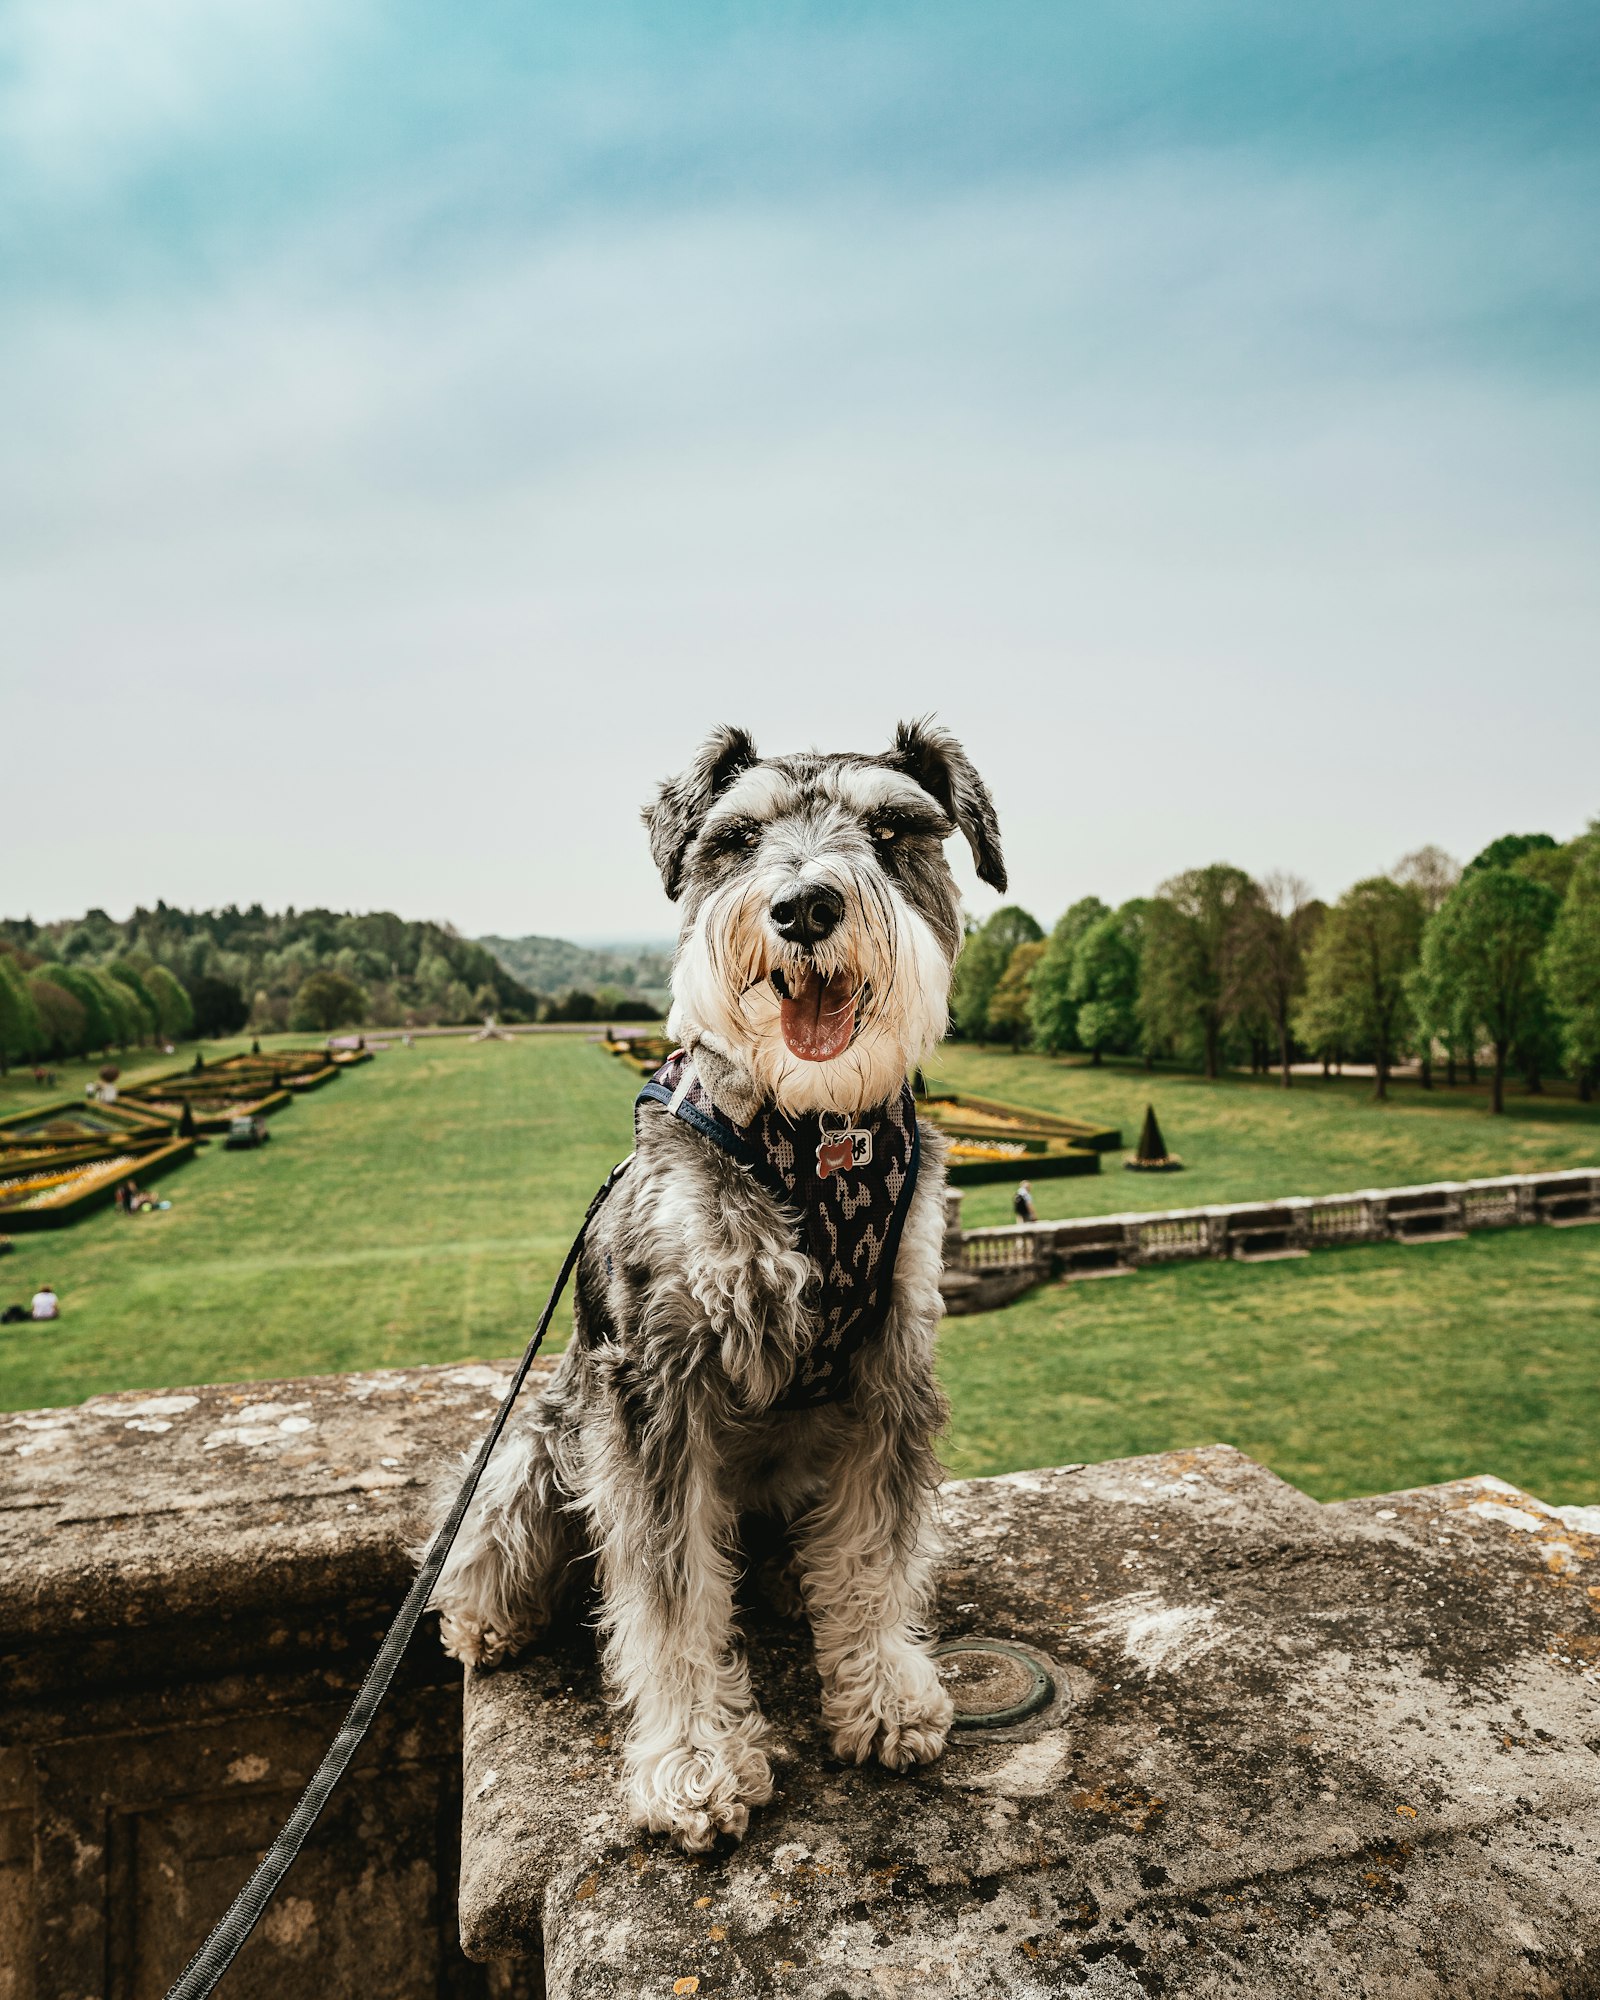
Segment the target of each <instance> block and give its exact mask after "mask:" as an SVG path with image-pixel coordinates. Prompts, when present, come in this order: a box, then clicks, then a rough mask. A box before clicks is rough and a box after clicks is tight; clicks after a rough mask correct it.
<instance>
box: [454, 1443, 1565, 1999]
mask: <svg viewBox="0 0 1600 2000" xmlns="http://www.w3.org/2000/svg"><path fill="white" fill-rule="evenodd" d="M945 1498H946V1511H947V1516H948V1526H949V1531H950V1541H951V1550H952V1553H951V1558H950V1566H949V1567H948V1568H947V1570H946V1572H945V1575H944V1578H943V1587H942V1596H941V1602H940V1608H939V1625H940V1630H941V1633H942V1634H943V1635H944V1636H945V1637H955V1636H960V1635H963V1634H966V1633H981V1634H985V1635H987V1636H991V1637H999V1638H1005V1639H1010V1640H1014V1641H1017V1642H1020V1643H1021V1644H1022V1645H1024V1646H1026V1647H1029V1648H1032V1649H1034V1650H1035V1651H1037V1652H1041V1653H1043V1654H1045V1655H1046V1656H1047V1657H1048V1658H1049V1659H1051V1660H1052V1661H1053V1662H1054V1663H1055V1665H1056V1668H1057V1670H1058V1679H1059V1682H1060V1685H1061V1687H1062V1689H1063V1690H1064V1694H1063V1698H1062V1700H1061V1701H1060V1702H1059V1703H1058V1705H1057V1707H1056V1708H1055V1710H1054V1711H1049V1712H1046V1714H1045V1715H1043V1716H1042V1717H1040V1718H1038V1719H1037V1720H1036V1723H1035V1724H1034V1725H1033V1726H1031V1727H1030V1726H1024V1727H1023V1728H1022V1730H1021V1731H1020V1732H1018V1734H1017V1735H1014V1736H1012V1737H1011V1738H1010V1739H1009V1740H1006V1741H1004V1742H989V1743H986V1742H985V1741H984V1740H983V1739H982V1737H981V1735H978V1734H976V1733H974V1734H972V1735H968V1736H965V1737H958V1738H956V1739H954V1740H953V1741H952V1744H951V1747H950V1749H949V1750H948V1751H947V1753H946V1755H945V1757H944V1759H943V1760H942V1761H941V1763H940V1764H938V1765H936V1766H934V1767H932V1768H931V1769H929V1770H927V1771H925V1772H920V1773H917V1774H915V1775H912V1776H910V1777H906V1778H896V1777H892V1776H890V1775H889V1774H887V1773H885V1772H881V1771H878V1770H868V1771H856V1770H840V1769H838V1768H837V1767H830V1766H829V1765H827V1764H826V1763H825V1761H824V1756H823V1746H822V1742H821V1736H820V1731H819V1728H818V1723H817V1689H816V1683H815V1675H814V1671H813V1669H812V1666H811V1662H810V1657H809V1648H808V1647H807V1645H806V1643H805V1640H804V1635H803V1633H802V1632H801V1631H799V1630H797V1629H796V1628H794V1627H791V1626H783V1625H780V1624H778V1623H777V1622H776V1621H774V1620H773V1619H772V1618H771V1617H770V1616H768V1615H766V1614H764V1613H761V1612H759V1611H753V1612H752V1613H751V1614H750V1616H749V1618H748V1620H747V1624H746V1629H747V1631H748V1633H749V1638H750V1650H751V1655H752V1664H753V1668H754V1673H755V1680H756V1685H757V1688H758V1691H759V1693H760V1695H761V1698H762V1700H763V1703H764V1706H765V1707H766V1711H767V1713H768V1715H769V1716H770V1717H771V1718H772V1720H773V1722H774V1724H775V1726H776V1727H777V1728H778V1730H779V1731H780V1732H781V1733H782V1735H783V1736H784V1737H785V1738H786V1740H787V1744H788V1747H789V1750H790V1760H789V1761H787V1762H786V1763H785V1764H784V1765H783V1766H782V1767H781V1768H780V1774H779V1779H780V1790H779V1795H778V1797H777V1798H776V1799H775V1801H774V1803H773V1804H772V1805H771V1806H770V1807H768V1808H767V1809H766V1810H765V1811H763V1812H762V1813H760V1814H759V1815H757V1816H756V1819H755V1823H754V1825H753V1827H752V1831H751V1834H750V1837H749V1839H748V1840H747V1841H746V1843H745V1845H744V1846H743V1847H742V1848H740V1849H738V1850H737V1851H736V1852H734V1853H732V1854H730V1855H727V1856H721V1857H711V1858H702V1859H698V1860H688V1859H685V1858H684V1857H682V1856H679V1855H677V1854H675V1853H673V1852H671V1851H670V1850H668V1849H666V1848H665V1847H663V1846H660V1845H657V1844H655V1843H652V1842H643V1841H640V1840H639V1839H637V1838H635V1837H633V1836H631V1835H630V1834H629V1833H628V1832H627V1830H626V1829H625V1828H624V1827H623V1826H622V1825H621V1824H620V1822H619V1820H618V1817H617V1813H616V1805H615V1773H614V1763H613V1748H614V1746H613V1742H612V1736H611V1718H610V1716H609V1713H608V1711H607V1710H606V1708H605V1706H604V1704H603V1702H602V1700H601V1696H600V1691H599V1687H598V1684H597V1679H596V1674H595V1669H594V1663H593V1658H592V1654H591V1653H590V1651H589V1649H588V1647H587V1646H586V1645H585V1644H584V1643H583V1642H582V1641H581V1639H579V1638H576V1637H575V1638H573V1639H572V1640H570V1641H569V1642H565V1643H563V1644H562V1645H560V1646H558V1647H557V1648H555V1649H554V1650H553V1651H552V1652H550V1653H548V1654H546V1655H542V1656H538V1657H534V1658H531V1659H530V1660H529V1661H527V1662H526V1663H525V1664H524V1665H522V1666H520V1667H519V1668H517V1669H514V1670H512V1671H508V1672H502V1673H500V1674H497V1675H487V1676H471V1677H469V1680H468V1685H467V1696H466V1712H465V1736H466V1749H465V1770H464V1781H465V1782H464V1798H465V1804H464V1823H463V1852H462V1882H461V1921H462V1936H463V1942H464V1944H465V1945H466V1948H467V1950H468V1952H469V1953H470V1954H472V1955H473V1956H478V1957H491V1956H496V1955H502V1954H504V1955H511V1954H519V1953H520V1954H522V1955H525V1956H536V1955H538V1954H539V1953H540V1952H541V1951H542V1952H543V1954H544V1958H545V1975H546V1978H547V1981H548V1992H549V1995H550V2000H580V1996H581V2000H591V1997H592V2000H600V1996H607V2000H609V1996H612V1995H616V1994H621V1993H627V1994H629V1995H634V1994H638V1995H653V1994H657V1993H660V1994H670V1993H673V1992H675V1991H676V1992H682V1993H688V1992H695V1993H697V1994H698V1995H699V1996H701V2000H709V1997H710V1996H712V1995H721V1994H728V1995H745V1994H768V1993H773V1994H779V1993H781V1994H792V1995H800V1996H806V2000H857V1996H859V2000H867V1996H872V2000H881V1996H883V1995H885V1994H900V1993H905V1994H915V1995H917V1996H919V2000H944V1996H951V2000H953V1996H955V1995H958V1994H959V1995H962V1996H970V1995H974V1994H985V1995H1000V1994H1006V1995H1012V1996H1021V2000H1034V1996H1046V1995H1055V1994H1065V1993H1072V1992H1080V1991H1081V1992H1084V1993H1093V1994H1104V1995H1127V1996H1130V2000H1131V1997H1132V1996H1136V1995H1140V1994H1151V1993H1153V1994H1167V1995H1182V1996H1184V2000H1209V1996H1223V1995H1227V1996H1230V2000H1231V1997H1232V1996H1238V2000H1243V1996H1247V1995H1248V1996H1251V2000H1255V1997H1256V1996H1260V1995H1273V1996H1278V1995H1295V1996H1301V1995H1303V1996H1306V2000H1311V1996H1318V2000H1321V1996H1324V1995H1327V1994H1330V1993H1335V1992H1337V1993H1340V1994H1344V1995H1351V1996H1356V1995H1361V1996H1371V2000H1380V1997H1381V2000H1424V1997H1425V1996H1426V2000H1501V1996H1512V1995H1518V1996H1521V1995H1531V1994H1539V1995H1557V1994H1578V1993H1587V1992H1590V1991H1592V1990H1600V1989H1597V1988H1596V1987H1594V1985H1593V1982H1594V1981H1595V1978H1596V1974H1595V1972H1594V1969H1593V1968H1594V1966H1595V1963H1596V1960H1597V1958H1600V1534H1597V1533H1596V1530H1600V1510H1595V1509H1565V1510H1559V1511H1558V1510H1553V1509H1548V1508H1546V1507H1544V1506H1543V1505H1542V1504H1541V1503H1540V1502H1538V1501H1536V1500H1532V1499H1530V1498H1529V1497H1528V1496H1526V1495H1523V1494H1520V1493H1518V1492H1516V1491H1515V1490H1514V1489H1511V1488H1509V1487H1506V1486H1505V1485H1503V1483H1502V1482H1499V1481H1496V1480H1489V1479H1479V1480H1463V1481H1459V1482H1456V1483H1454V1484H1451V1485H1447V1486H1441V1487H1435V1488H1427V1489H1422V1490H1418V1491H1414V1492H1408V1493H1401V1494H1395V1495H1391V1496H1387V1497H1385V1498H1381V1499H1369V1500H1361V1501H1350V1502H1345V1503H1342V1504H1340V1505H1336V1506H1319V1505H1317V1504H1316V1503H1315V1502H1314V1501H1312V1500H1310V1499H1308V1498H1307V1497H1306V1496H1305V1495H1303V1494H1301V1493H1298V1492H1296V1491H1295V1490H1294V1489H1293V1488H1291V1487H1289V1486H1287V1485H1285V1484H1284V1483H1283V1482H1282V1481H1280V1480H1278V1479H1276V1478H1274V1477H1273V1476H1272V1475H1271V1474H1270V1473H1268V1472H1266V1471H1265V1470H1264V1469H1263V1468H1261V1467H1260V1466H1258V1465H1255V1464H1253V1463H1252V1462H1251V1461H1250V1460H1248V1459H1246V1458H1244V1457H1243V1456H1242V1455H1241V1454H1239V1453H1238V1452H1235V1451H1233V1450H1231V1449H1229V1448H1227V1447H1225V1446H1217V1447H1213V1448H1211V1449H1209V1450H1205V1451H1195V1452H1182V1453H1168V1454H1165V1455H1163V1456H1160V1457H1153V1458H1144V1459H1130V1460H1124V1461H1120V1462H1117V1463H1112V1464H1108V1465H1102V1466H1094V1467H1075V1468H1061V1469H1058V1470H1056V1471H1051V1472H1040V1473H1032V1474H1020V1475H1016V1476H1013V1477H1011V1478H1007V1479H998V1480H978V1481H969V1482H963V1483H959V1484H955V1485H952V1486H950V1487H948V1488H947V1489H946V1495H945ZM1586 1968H1587V1969H1586ZM691 1981H695V1982H698V1984H697V1985H690V1984H688V1983H687V1982H691ZM678 1982H685V1983H683V1984H679V1983H678Z"/></svg>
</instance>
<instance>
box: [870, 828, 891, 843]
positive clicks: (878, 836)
mask: <svg viewBox="0 0 1600 2000" xmlns="http://www.w3.org/2000/svg"><path fill="white" fill-rule="evenodd" d="M895 831H896V829H895V828H894V827H892V826H875V827H874V828H873V829H872V837H873V839H874V840H885V841H888V840H893V839H894V836H895Z"/></svg>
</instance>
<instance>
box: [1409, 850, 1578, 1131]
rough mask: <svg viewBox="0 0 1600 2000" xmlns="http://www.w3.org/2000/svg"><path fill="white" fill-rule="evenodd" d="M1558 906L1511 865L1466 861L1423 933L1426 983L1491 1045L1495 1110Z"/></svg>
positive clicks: (1532, 1009) (1525, 1024)
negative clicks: (1453, 1002)
mask: <svg viewBox="0 0 1600 2000" xmlns="http://www.w3.org/2000/svg"><path fill="white" fill-rule="evenodd" d="M1552 845H1553V843H1552ZM1560 907H1561V906H1560V904H1559V903H1558V901H1557V899H1556V895H1555V892H1554V891H1553V890H1551V889H1547V888H1546V887H1545V885H1544V884H1543V883H1542V882H1535V881H1533V880H1531V879H1530V878H1529V877H1528V876H1527V875H1525V874H1523V873H1521V872H1520V871H1519V870H1517V869H1515V868H1502V867H1494V866H1484V867H1478V866H1473V867H1470V868H1468V869H1467V871H1466V873H1465V874H1464V875H1463V876H1462V878H1461V884H1460V886H1459V888H1457V889H1456V890H1455V891H1454V893H1453V894H1452V895H1451V896H1450V897H1449V899H1448V900H1447V901H1446V902H1445V904H1444V906H1443V907H1442V908H1441V910H1440V911H1439V914H1438V915H1437V916H1436V917H1435V918H1434V919H1433V922H1432V923H1431V924H1429V926H1428V930H1427V935H1426V937H1425V938H1424V939H1423V946H1422V969H1423V977H1424V979H1425V980H1426V981H1427V983H1428V986H1429V988H1430V989H1431V990H1432V991H1433V992H1435V993H1441V994H1442V993H1453V994H1454V995H1455V996H1457V1002H1458V1005H1459V1007H1460V1009H1461V1018H1462V1019H1463V1020H1465V1021H1467V1022H1469V1023H1470V1024H1471V1028H1472V1033H1473V1036H1474V1039H1476V1037H1477V1036H1478V1035H1479V1034H1482V1035H1483V1036H1485V1037H1486V1038H1487V1040H1488V1041H1489V1043H1490V1045H1491V1046H1492V1048H1493V1050H1494V1084H1493V1094H1492V1098H1491V1104H1492V1107H1493V1109H1494V1110H1495V1112H1497V1113H1498V1112H1503V1111H1504V1110H1505V1108H1506V1105H1505V1078H1506V1061H1507V1058H1508V1056H1509V1055H1510V1054H1511V1051H1512V1050H1513V1049H1515V1048H1516V1047H1517V1045H1518V1042H1519V1040H1520V1039H1521V1038H1522V1037H1523V1036H1524V1035H1525V1034H1526V1033H1528V1032H1529V1030H1530V1028H1531V1027H1532V1026H1533V1025H1534V1024H1535V1023H1536V1022H1537V1020H1538V1018H1539V1010H1540V1008H1541V1006H1542V1004H1543V1000H1544V995H1543V990H1542V987H1541V982H1540V966H1541V959H1542V955H1543V953H1544V949H1545V945H1546V943H1547V941H1548V939H1549V937H1550V933H1551V931H1552V930H1553V928H1554V926H1555V922H1556V917H1557V914H1558V912H1559V910H1560Z"/></svg>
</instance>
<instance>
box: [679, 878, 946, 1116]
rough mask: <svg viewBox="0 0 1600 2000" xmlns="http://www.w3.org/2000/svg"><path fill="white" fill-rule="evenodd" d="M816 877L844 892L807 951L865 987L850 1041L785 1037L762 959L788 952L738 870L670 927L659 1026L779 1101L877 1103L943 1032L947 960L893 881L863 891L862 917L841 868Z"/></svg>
mask: <svg viewBox="0 0 1600 2000" xmlns="http://www.w3.org/2000/svg"><path fill="white" fill-rule="evenodd" d="M820 879H826V880H827V881H829V882H830V883H831V884H832V886H834V887H835V888H837V889H838V890H839V891H840V893H841V894H843V895H844V897H845V902H846V916H845V920H844V922H843V923H842V924H841V925H840V926H839V929H838V930H837V931H836V932H835V933H834V934H833V936H832V937H830V938H828V939H827V940H826V941H825V943H824V944H823V945H821V946H820V947H819V948H818V950H817V952H816V954H815V962H816V964H817V965H818V966H819V967H821V968H822V970H823V971H824V972H827V971H833V970H838V969H844V968H848V969H849V970H850V971H851V972H853V974H854V976H855V981H856V984H857V985H858V986H866V987H870V989H871V990H870V996H869V997H868V999H867V1000H866V1002H865V1004H864V1005H863V1006H862V1007H861V1008H860V1010H859V1012H858V1016H857V1022H856V1031H855V1034H854V1035H853V1037H852V1038H851V1041H850V1043H849V1046H848V1047H847V1048H845V1049H843V1050H841V1051H840V1053H839V1054H838V1055H836V1056H830V1057H828V1058H827V1059H826V1060H824V1061H821V1062H812V1061H808V1060H807V1059H806V1058H804V1057H801V1056H797V1055H795V1054H794V1053H793V1052H792V1051H791V1050H790V1049H789V1047H788V1045H787V1044H786V1043H785V1041H784V1039H783V1031H782V1027H781V1024H780V1023H781V1003H780V1001H779V999H778V995H777V992H776V991H775V989H774V987H773V985H772V981H771V978H770V971H771V969H772V968H773V967H775V966H782V965H783V964H784V963H785V962H786V960H788V961H791V962H792V960H793V958H794V956H795V954H794V952H793V948H792V947H790V946H787V945H784V944H783V943H782V942H781V941H779V940H778V939H776V938H775V937H774V936H773V935H772V933H771V931H770V928H769V927H768V924H767V921H766V914H765V913H766V909H767V906H768V901H769V898H768V896H767V894H766V892H765V891H766V885H765V884H762V883H759V882H752V881H751V880H750V879H748V878H746V879H745V880H743V881H741V882H740V883H739V884H737V885H736V887H735V888H734V889H732V890H727V891H723V892H720V893H717V894H713V895H711V896H709V897H707V899H706V901H705V902H704V903H703V904H702V905H701V907H700V909H699V910H698V911H697V912H696V915H695V919H694V921H693V923H692V924H691V925H690V926H689V928H688V929H686V930H685V932H684V934H683V937H682V938H681V939H680V941H679V945H678V952H677V957H676V959H675V960H674V962H673V970H672V991H673V1001H672V1012H671V1014H670V1015H669V1017H668V1020H667V1032H668V1034H669V1035H671V1036H672V1037H673V1038H674V1040H676V1041H678V1042H680V1043H682V1044H683V1046H684V1047H686V1048H689V1049H691V1050H692V1048H693V1046H694V1044H695V1043H696V1042H697V1041H705V1042H707V1043H708V1044H709V1045H710V1046H711V1047H712V1048H713V1049H714V1050H715V1051H716V1052H717V1053H718V1054H720V1055H722V1056H724V1057H726V1058H727V1059H729V1060H731V1061H732V1062H734V1063H736V1064H738V1065H739V1066H740V1067H742V1068H743V1069H745V1070H747V1071H748V1072H749V1074H750V1075H751V1077H752V1078H753V1079H754V1082H755V1085H756V1089H757V1091H758V1093H759V1095H760V1096H761V1097H762V1098H763V1099H765V1100H768V1101H770V1102H772V1103H775V1104H777V1105H778V1106H779V1107H780V1108H781V1109H782V1110H785V1111H793V1112H807V1111H832V1112H843V1113H847V1114H852V1115H853V1114H855V1113H857V1112H861V1111H867V1110H870V1109H871V1108H872V1107H873V1106H874V1105H878V1104H883V1103H886V1102H887V1101H888V1100H889V1098H891V1097H893V1096H894V1095H895V1094H896V1092H898V1090H899V1089H900V1087H901V1085H902V1084H903V1083H904V1081H905V1079H906V1075H907V1073H908V1072H909V1071H910V1070H912V1069H914V1068H915V1067H916V1066H917V1065H918V1064H919V1063H922V1062H925V1061H926V1060H927V1058H928V1057H929V1056H930V1055H931V1054H932V1052H933V1050H934V1049H935V1048H937V1046H938V1045H939V1043H940V1042H941V1041H942V1040H943V1039H944V1032H945V1025H946V1022H947V1020H948V1016H949V990H950V963H949V960H948V959H947V958H946V957H945V954H944V951H943V949H942V948H941V946H940V944H939V941H938V939H937V938H936V937H935V936H934V934H933V931H932V930H931V928H930V927H929V925H928V924H927V923H926V921H925V920H924V919H923V918H922V917H920V916H919V915H918V914H917V913H916V912H915V911H914V910H912V909H910V908H909V907H908V906H907V905H906V903H905V902H904V901H903V899H902V898H901V897H900V896H899V895H898V894H897V893H896V892H895V890H894V888H893V886H892V884H885V885H884V893H882V894H881V895H875V896H874V897H873V899H872V903H871V906H870V907H871V909H872V913H873V917H872V921H871V922H868V921H867V920H866V918H865V914H864V913H865V910H866V909H867V907H868V906H867V904H866V902H865V900H864V898H863V896H862V894H861V891H860V888H859V886H858V885H857V884H856V883H854V882H853V881H852V879H851V878H850V876H849V874H848V873H847V872H846V871H844V870H842V869H829V870H828V871H827V872H826V875H825V877H821V878H820Z"/></svg>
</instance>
